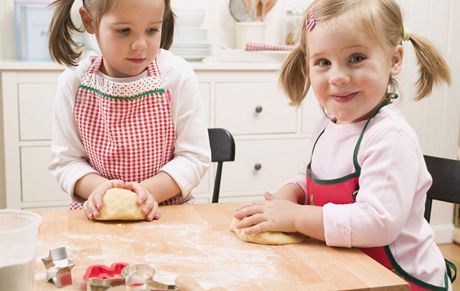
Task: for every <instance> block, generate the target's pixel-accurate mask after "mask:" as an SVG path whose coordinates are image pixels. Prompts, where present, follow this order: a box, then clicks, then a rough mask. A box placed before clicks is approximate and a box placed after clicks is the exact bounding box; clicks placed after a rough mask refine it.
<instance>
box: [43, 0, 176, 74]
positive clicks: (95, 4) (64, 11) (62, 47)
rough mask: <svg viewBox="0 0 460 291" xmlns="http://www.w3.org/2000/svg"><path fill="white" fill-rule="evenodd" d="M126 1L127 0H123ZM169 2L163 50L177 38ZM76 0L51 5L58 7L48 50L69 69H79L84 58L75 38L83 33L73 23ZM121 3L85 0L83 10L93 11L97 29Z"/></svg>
mask: <svg viewBox="0 0 460 291" xmlns="http://www.w3.org/2000/svg"><path fill="white" fill-rule="evenodd" d="M122 1H124V0H122ZM164 1H165V12H164V16H163V26H162V29H161V30H162V32H161V43H160V48H163V49H169V47H170V46H171V44H172V42H173V37H174V13H173V12H172V10H171V5H170V2H171V1H170V0H164ZM74 2H75V0H55V1H54V2H53V3H51V4H50V6H51V7H53V8H54V15H53V18H52V19H51V24H50V28H49V40H48V49H49V51H50V55H51V58H52V59H53V60H54V61H56V62H58V63H60V64H64V65H67V66H76V65H77V64H78V63H77V60H78V58H79V57H80V55H81V49H80V48H81V46H82V45H80V44H78V43H77V42H76V41H75V40H74V39H73V37H72V36H73V33H75V32H83V31H84V28H78V27H76V26H75V24H74V23H73V22H72V19H71V16H70V10H71V8H72V5H73V3H74ZM116 2H117V0H83V7H85V8H86V9H88V11H91V15H93V17H94V18H95V22H96V27H99V23H100V21H101V17H102V16H103V15H104V14H105V13H106V12H107V11H109V10H110V9H111V8H112V7H113V6H114V5H115V3H116Z"/></svg>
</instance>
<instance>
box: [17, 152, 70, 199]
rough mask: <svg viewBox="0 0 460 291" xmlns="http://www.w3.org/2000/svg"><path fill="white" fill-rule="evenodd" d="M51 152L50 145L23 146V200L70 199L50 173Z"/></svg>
mask: <svg viewBox="0 0 460 291" xmlns="http://www.w3.org/2000/svg"><path fill="white" fill-rule="evenodd" d="M50 153H51V150H50V148H49V147H48V146H34V147H22V148H21V186H22V187H21V188H22V199H21V201H22V202H45V201H53V202H56V201H70V198H69V195H68V194H65V193H64V192H63V191H62V190H61V189H60V188H59V186H58V184H57V181H56V180H55V179H54V178H53V177H52V176H51V175H50V174H49V173H48V164H49V162H50Z"/></svg>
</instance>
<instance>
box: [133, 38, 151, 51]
mask: <svg viewBox="0 0 460 291" xmlns="http://www.w3.org/2000/svg"><path fill="white" fill-rule="evenodd" d="M146 47H147V41H146V40H145V38H144V37H143V36H139V37H136V38H135V39H134V40H133V42H132V44H131V49H133V50H143V49H145V48H146Z"/></svg>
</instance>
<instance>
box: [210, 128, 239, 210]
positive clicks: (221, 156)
mask: <svg viewBox="0 0 460 291" xmlns="http://www.w3.org/2000/svg"><path fill="white" fill-rule="evenodd" d="M208 134H209V144H210V146H211V160H212V161H213V162H217V169H216V177H215V179H214V190H213V193H212V203H218V202H219V192H220V181H221V178H222V167H223V163H224V162H230V161H234V160H235V140H234V139H233V136H232V134H231V133H230V132H229V131H228V130H226V129H223V128H208Z"/></svg>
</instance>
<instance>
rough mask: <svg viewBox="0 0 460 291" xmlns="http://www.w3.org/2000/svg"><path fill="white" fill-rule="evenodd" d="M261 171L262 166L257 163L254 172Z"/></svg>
mask: <svg viewBox="0 0 460 291" xmlns="http://www.w3.org/2000/svg"><path fill="white" fill-rule="evenodd" d="M260 169H262V164H261V163H256V164H255V165H254V170H256V171H260Z"/></svg>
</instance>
